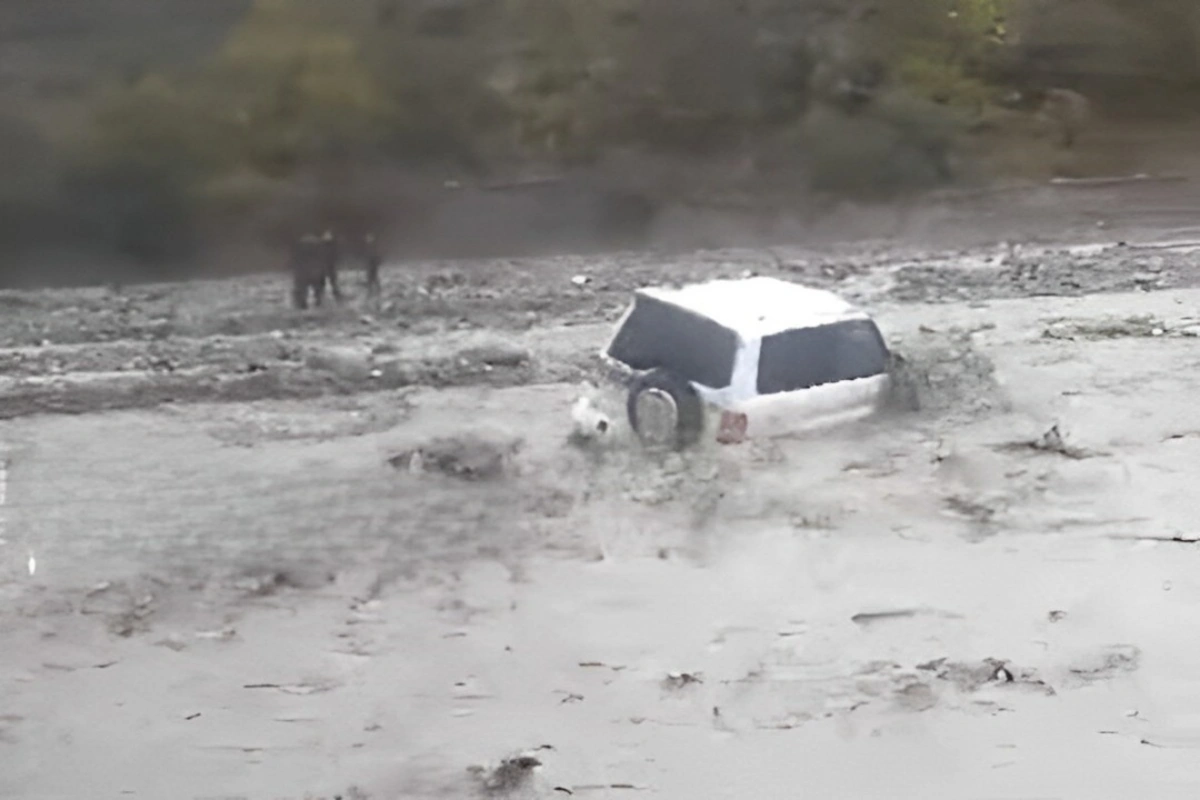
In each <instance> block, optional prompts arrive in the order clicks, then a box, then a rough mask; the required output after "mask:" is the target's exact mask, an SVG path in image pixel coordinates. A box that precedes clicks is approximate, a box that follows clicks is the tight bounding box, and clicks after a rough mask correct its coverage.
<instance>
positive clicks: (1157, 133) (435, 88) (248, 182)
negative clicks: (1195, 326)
mask: <svg viewBox="0 0 1200 800" xmlns="http://www.w3.org/2000/svg"><path fill="white" fill-rule="evenodd" d="M1054 88H1066V89H1071V90H1073V91H1077V92H1080V93H1082V95H1083V96H1085V97H1086V98H1087V101H1088V102H1089V103H1090V107H1091V108H1090V112H1089V113H1087V114H1082V113H1077V110H1075V109H1072V108H1066V109H1065V110H1064V109H1063V108H1062V107H1053V106H1049V107H1048V106H1047V105H1046V103H1045V98H1046V95H1045V92H1046V91H1047V90H1050V89H1054ZM1197 98H1200V6H1197V4H1196V3H1194V2H1192V1H1191V0H1138V1H1137V2H1134V0H1057V1H1056V2H1039V1H1038V0H961V1H960V2H948V0H879V1H878V2H874V3H870V2H849V0H654V2H638V0H594V2H589V3H563V2H561V0H363V2H355V3H346V2H332V1H331V0H157V1H156V2H153V3H147V2H139V0H37V2H33V0H20V1H19V2H10V3H4V4H0V109H3V111H0V172H2V174H3V177H4V180H3V182H2V183H0V284H3V285H10V286H11V285H30V284H41V285H46V284H64V283H92V282H102V281H110V280H122V281H128V280H159V279H164V278H172V277H187V276H196V275H223V274H231V273H237V272H247V271H256V270H267V269H279V268H280V267H281V266H282V264H281V261H282V256H281V253H282V252H283V245H284V243H286V242H287V241H288V240H289V239H290V238H292V237H294V236H297V235H299V234H300V233H303V232H305V231H307V230H310V229H314V228H325V227H334V228H336V229H338V230H339V231H341V232H343V233H346V234H350V235H353V234H356V233H359V232H363V231H366V230H375V231H377V232H378V233H379V234H380V236H381V238H382V239H383V241H384V242H385V244H386V248H387V253H388V256H389V257H390V258H406V257H432V256H443V257H461V256H502V255H517V254H524V253H532V252H545V251H567V250H574V251H580V250H592V249H597V248H619V247H635V246H646V245H656V244H659V245H661V244H673V245H686V246H716V245H721V244H723V243H724V242H722V241H720V239H721V238H722V236H723V235H724V234H721V233H714V232H713V230H714V226H713V225H712V224H709V223H708V222H706V220H711V219H712V218H713V217H712V215H720V216H721V217H722V218H723V219H735V220H737V222H736V224H733V225H731V226H727V228H728V229H734V228H736V229H738V230H741V231H742V233H743V234H746V232H747V231H748V232H749V234H747V235H762V236H770V235H779V236H785V235H786V236H803V235H805V233H806V231H807V230H809V229H812V228H814V227H819V225H821V224H825V221H827V220H828V218H827V217H826V218H819V217H816V216H813V213H814V210H821V209H828V208H832V207H834V204H836V203H839V202H846V201H851V202H854V203H857V204H879V203H891V204H896V203H916V202H918V201H919V197H920V196H921V195H922V194H923V193H927V192H930V191H936V190H945V189H947V188H950V189H953V188H960V187H963V188H979V187H988V186H995V185H998V184H1001V183H1006V182H1011V181H1019V180H1045V179H1047V178H1050V177H1053V176H1073V177H1083V176H1089V175H1117V174H1127V173H1130V172H1133V171H1136V170H1139V169H1149V168H1150V167H1157V166H1161V165H1164V164H1166V165H1172V166H1177V167H1178V168H1180V169H1185V168H1186V167H1187V163H1188V162H1187V159H1188V158H1189V157H1190V155H1191V152H1190V151H1191V148H1192V145H1191V143H1192V142H1193V141H1200V140H1197V139H1196V137H1195V135H1194V133H1195V131H1194V130H1193V128H1192V124H1193V120H1192V118H1193V117H1194V116H1195V115H1194V111H1193V109H1195V108H1196V107H1197ZM1076 117H1077V118H1076ZM1066 125H1069V126H1072V129H1078V137H1077V138H1076V140H1075V141H1074V142H1073V144H1072V145H1071V146H1066V144H1065V143H1064V141H1063V140H1062V138H1061V133H1062V131H1063V130H1064V126H1066ZM781 213H782V214H784V215H791V217H790V218H791V219H792V224H791V226H790V227H786V229H784V228H779V227H778V226H776V228H775V229H772V228H771V225H759V224H757V223H756V222H755V220H764V219H766V220H778V219H779V218H780V214H781ZM706 215H709V216H706ZM772 224H774V223H772ZM806 226H807V227H806ZM718 227H719V226H718Z"/></svg>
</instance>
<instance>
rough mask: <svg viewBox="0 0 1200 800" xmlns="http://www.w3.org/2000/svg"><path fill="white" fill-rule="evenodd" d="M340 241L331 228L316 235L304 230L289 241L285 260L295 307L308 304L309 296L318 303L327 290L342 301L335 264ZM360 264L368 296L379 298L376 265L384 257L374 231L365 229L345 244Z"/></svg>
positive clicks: (377, 266)
mask: <svg viewBox="0 0 1200 800" xmlns="http://www.w3.org/2000/svg"><path fill="white" fill-rule="evenodd" d="M343 246H344V245H343V242H342V241H341V240H340V239H339V237H338V236H336V235H335V234H334V233H333V231H329V230H327V231H325V232H324V233H323V234H320V235H317V234H313V233H309V234H305V235H304V236H301V237H300V238H299V239H297V240H296V241H295V242H294V243H293V244H292V252H291V256H290V258H289V260H288V271H289V272H291V274H292V305H293V306H295V307H296V308H298V309H306V308H308V303H309V297H310V296H311V297H312V301H313V304H314V305H316V306H318V307H319V306H320V305H321V304H322V303H323V302H324V300H325V291H326V289H328V290H329V292H330V294H331V295H333V300H334V302H335V303H340V302H342V299H343V295H342V291H341V288H340V287H339V286H338V267H339V266H340V264H341V260H342V254H343V252H342V251H343ZM348 249H349V250H350V251H351V255H357V256H358V258H359V260H360V261H361V262H362V264H363V269H364V272H365V276H366V288H367V297H368V298H369V299H371V300H375V299H378V297H379V295H380V291H381V287H380V283H379V266H380V264H381V263H382V262H383V257H382V256H381V254H380V252H379V245H378V242H377V241H376V239H375V234H373V233H368V234H366V235H364V236H362V237H361V238H358V239H355V240H352V242H351V243H350V246H349V248H348Z"/></svg>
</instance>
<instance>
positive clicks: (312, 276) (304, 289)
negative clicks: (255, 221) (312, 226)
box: [288, 233, 325, 310]
mask: <svg viewBox="0 0 1200 800" xmlns="http://www.w3.org/2000/svg"><path fill="white" fill-rule="evenodd" d="M321 246H322V240H321V237H319V236H314V235H313V234H311V233H306V234H304V235H303V236H301V237H300V238H299V239H297V240H296V241H294V242H293V243H292V248H291V253H290V254H289V258H288V272H290V273H291V274H292V305H293V306H295V307H296V308H297V309H300V310H304V309H306V308H308V295H309V292H312V294H313V296H314V297H313V299H314V301H315V302H316V304H317V305H318V306H319V305H321V296H322V295H323V294H324V291H323V289H324V287H323V285H322V284H323V275H324V271H325V270H324V266H323V262H324V258H323V255H322V253H321Z"/></svg>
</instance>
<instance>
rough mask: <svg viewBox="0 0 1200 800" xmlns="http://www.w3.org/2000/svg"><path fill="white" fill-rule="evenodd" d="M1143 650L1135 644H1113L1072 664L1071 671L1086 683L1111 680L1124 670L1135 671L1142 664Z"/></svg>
mask: <svg viewBox="0 0 1200 800" xmlns="http://www.w3.org/2000/svg"><path fill="white" fill-rule="evenodd" d="M1141 660H1142V651H1141V650H1140V649H1139V648H1137V647H1136V646H1134V645H1131V644H1123V645H1112V646H1110V647H1108V648H1107V649H1105V650H1103V651H1101V652H1099V653H1095V654H1093V655H1092V656H1090V657H1086V658H1081V659H1079V660H1078V661H1076V662H1075V663H1074V664H1072V665H1071V667H1070V668H1069V670H1068V671H1069V672H1070V673H1071V675H1073V676H1074V677H1075V678H1077V679H1078V680H1080V681H1083V682H1084V683H1093V682H1095V681H1102V680H1109V679H1111V678H1114V677H1116V676H1117V675H1119V674H1121V673H1123V672H1134V671H1136V670H1137V668H1138V667H1139V666H1140V665H1141Z"/></svg>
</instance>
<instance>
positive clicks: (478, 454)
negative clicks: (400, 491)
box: [388, 434, 523, 481]
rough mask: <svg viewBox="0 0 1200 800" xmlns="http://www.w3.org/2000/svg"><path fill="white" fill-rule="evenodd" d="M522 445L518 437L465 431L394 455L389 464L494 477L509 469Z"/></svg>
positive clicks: (419, 470) (473, 478) (464, 476)
mask: <svg viewBox="0 0 1200 800" xmlns="http://www.w3.org/2000/svg"><path fill="white" fill-rule="evenodd" d="M522 445H523V442H522V440H521V439H519V438H514V439H509V440H505V441H498V440H494V439H487V438H484V437H482V436H480V435H477V434H462V435H459V436H450V437H443V438H438V439H433V440H432V441H430V442H428V443H426V444H423V445H421V446H419V447H416V448H413V449H412V450H408V451H405V452H403V453H400V454H398V455H395V456H392V457H391V458H389V459H388V463H389V464H391V465H392V466H393V467H396V468H397V469H407V470H409V471H410V472H415V473H425V472H440V473H442V474H443V475H449V476H451V477H454V478H460V479H462V480H468V481H486V480H494V479H496V478H499V477H501V476H502V475H503V474H504V473H505V472H506V471H507V469H508V467H509V466H510V465H511V461H512V458H513V456H515V455H516V454H517V453H518V452H519V451H520V449H521V447H522Z"/></svg>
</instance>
